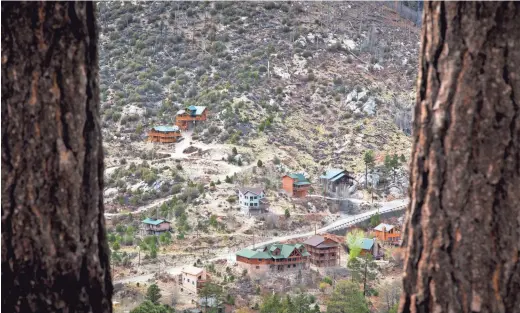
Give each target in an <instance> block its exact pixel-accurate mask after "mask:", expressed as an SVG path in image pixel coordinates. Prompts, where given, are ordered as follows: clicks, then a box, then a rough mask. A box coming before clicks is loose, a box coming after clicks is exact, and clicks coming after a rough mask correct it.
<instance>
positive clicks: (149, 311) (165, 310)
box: [130, 300, 175, 313]
mask: <svg viewBox="0 0 520 313" xmlns="http://www.w3.org/2000/svg"><path fill="white" fill-rule="evenodd" d="M174 312H175V310H174V309H173V308H171V307H170V306H168V305H163V304H154V303H152V302H150V301H148V300H147V301H144V302H143V303H141V304H140V305H139V306H138V307H136V308H135V309H133V310H132V311H130V313H174Z"/></svg>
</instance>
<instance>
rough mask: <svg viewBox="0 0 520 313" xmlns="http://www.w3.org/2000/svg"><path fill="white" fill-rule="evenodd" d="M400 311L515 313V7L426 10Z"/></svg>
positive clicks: (518, 59)
mask: <svg viewBox="0 0 520 313" xmlns="http://www.w3.org/2000/svg"><path fill="white" fill-rule="evenodd" d="M424 10H425V11H424V18H423V21H424V24H423V31H422V47H421V49H422V52H421V60H420V63H419V64H420V69H419V78H418V95H417V104H416V107H415V120H414V144H413V151H412V163H411V169H412V173H411V179H410V180H411V184H410V186H411V187H410V198H411V199H412V200H411V204H410V207H409V208H408V212H407V218H406V227H405V228H406V230H405V235H404V240H405V242H404V246H405V247H406V261H405V267H404V270H405V277H404V291H403V294H402V296H401V303H400V308H399V310H400V312H493V313H498V312H507V313H514V312H520V260H519V255H520V252H519V251H520V108H519V105H520V76H519V75H520V3H518V2H517V3H513V2H500V3H499V2H435V3H431V2H430V3H426V4H425V7H424Z"/></svg>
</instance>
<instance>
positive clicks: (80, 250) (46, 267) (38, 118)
mask: <svg viewBox="0 0 520 313" xmlns="http://www.w3.org/2000/svg"><path fill="white" fill-rule="evenodd" d="M94 14H95V7H94V4H93V3H92V2H88V3H81V2H76V3H66V2H58V3H54V2H25V3H18V2H4V3H2V311H5V312H111V311H112V304H111V296H112V283H111V278H110V271H109V248H108V246H107V243H106V234H105V225H104V217H103V211H104V209H103V194H102V190H103V150H102V146H101V129H100V124H99V86H98V85H99V82H98V55H97V30H96V23H95V16H94Z"/></svg>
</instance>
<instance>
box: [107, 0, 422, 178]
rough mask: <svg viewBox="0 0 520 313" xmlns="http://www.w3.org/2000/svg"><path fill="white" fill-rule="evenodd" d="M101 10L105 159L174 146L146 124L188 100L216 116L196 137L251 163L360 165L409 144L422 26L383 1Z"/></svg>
mask: <svg viewBox="0 0 520 313" xmlns="http://www.w3.org/2000/svg"><path fill="white" fill-rule="evenodd" d="M99 20H100V24H101V43H102V44H101V51H100V66H101V71H100V73H101V86H102V113H103V125H104V139H105V146H106V147H107V154H108V166H109V167H110V166H118V165H120V164H121V160H122V159H125V161H126V160H127V159H128V160H129V161H130V160H132V159H136V160H138V159H156V158H157V151H159V150H160V151H161V152H165V153H166V154H165V155H164V157H168V153H170V152H173V151H174V150H175V148H174V147H173V146H159V147H158V146H152V145H151V144H145V143H144V136H145V134H146V131H147V130H148V129H149V128H150V127H151V126H154V125H159V124H172V123H173V120H174V117H175V113H176V111H177V110H178V109H179V108H182V107H185V106H187V105H191V104H193V105H204V106H207V107H208V108H209V112H210V115H209V121H208V122H206V123H204V124H200V125H198V126H197V127H196V128H195V129H194V131H193V134H192V135H191V137H188V138H187V139H188V140H189V142H190V143H194V144H196V143H197V142H199V143H201V144H203V143H205V144H209V145H212V144H217V143H218V144H223V145H224V146H219V147H220V148H222V149H224V150H225V147H226V146H228V147H229V149H231V147H232V146H237V147H238V148H239V152H240V153H241V154H243V155H244V156H247V157H248V158H249V160H250V161H251V162H254V163H255V164H256V160H258V159H261V160H262V161H263V162H264V163H268V162H271V161H272V160H274V159H275V156H276V157H277V158H279V159H281V161H282V163H285V164H286V165H287V166H288V167H289V168H290V169H292V170H304V171H307V172H309V173H310V174H313V175H315V174H317V173H320V172H321V171H322V169H323V168H324V167H326V166H343V167H345V168H347V169H350V170H353V171H356V172H359V171H361V170H362V168H363V167H362V162H361V159H362V154H363V152H364V151H365V150H367V149H373V150H375V151H376V156H377V155H381V154H384V153H398V154H401V153H404V154H407V151H408V149H409V147H410V140H409V137H408V134H409V132H410V123H411V109H410V106H411V104H412V102H413V98H414V82H415V78H414V75H415V69H416V67H417V60H416V56H417V49H418V29H417V28H416V27H415V26H413V25H412V24H411V23H409V22H406V21H404V20H402V19H400V18H399V17H398V16H397V15H396V14H395V12H393V11H392V10H391V9H390V8H388V7H386V6H383V5H381V4H380V3H373V2H371V3H360V2H343V3H331V2H329V3H318V2H306V3H297V2H292V3H281V2H260V3H252V2H247V3H238V2H217V3H212V2H146V3H137V4H132V3H128V2H125V3H121V2H103V3H100V4H99ZM159 174H160V173H159ZM150 175H151V174H150Z"/></svg>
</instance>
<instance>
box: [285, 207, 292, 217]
mask: <svg viewBox="0 0 520 313" xmlns="http://www.w3.org/2000/svg"><path fill="white" fill-rule="evenodd" d="M289 217H291V212H289V209H285V218H289Z"/></svg>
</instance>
